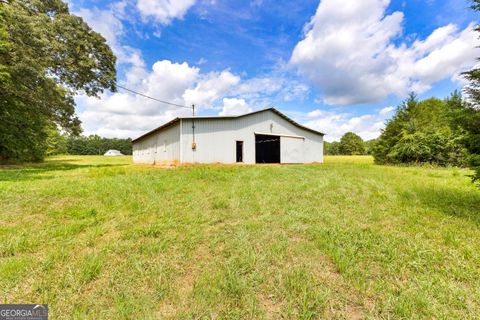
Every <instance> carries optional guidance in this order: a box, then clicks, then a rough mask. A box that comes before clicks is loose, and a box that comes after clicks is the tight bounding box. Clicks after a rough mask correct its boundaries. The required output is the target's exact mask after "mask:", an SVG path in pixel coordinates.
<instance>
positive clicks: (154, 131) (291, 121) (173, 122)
mask: <svg viewBox="0 0 480 320" xmlns="http://www.w3.org/2000/svg"><path fill="white" fill-rule="evenodd" d="M266 111H272V112H274V113H276V114H277V115H279V116H280V117H282V118H284V119H285V120H287V121H288V122H290V123H291V124H293V125H294V126H297V127H299V128H302V129H304V130H307V131H310V132H313V133H315V134H319V135H321V136H324V135H325V134H324V133H322V132H320V131H316V130H313V129H310V128H308V127H305V126H303V125H301V124H299V123H298V122H296V121H294V120H292V119H291V118H289V117H287V116H286V115H284V114H283V113H281V112H280V111H278V110H277V109H275V108H267V109H262V110H258V111H253V112H250V113H245V114H241V115H238V116H199V117H177V118H175V119H173V120H171V121H169V122H167V123H165V124H163V125H161V126H160V127H158V128H155V129H153V130H151V131H149V132H147V133H145V134H143V135H141V136H139V137H138V138H135V139H133V140H132V142H136V141H139V140H141V139H143V138H145V137H148V136H150V135H152V134H154V133H156V132H159V131H161V130H163V129H165V128H168V127H170V126H173V125H174V124H176V123H177V122H179V121H180V120H181V119H186V120H191V119H195V120H197V119H198V120H202V119H222V120H223V119H238V118H242V117H246V116H250V115H252V114H256V113H260V112H266Z"/></svg>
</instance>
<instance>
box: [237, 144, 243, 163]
mask: <svg viewBox="0 0 480 320" xmlns="http://www.w3.org/2000/svg"><path fill="white" fill-rule="evenodd" d="M237 162H243V141H237Z"/></svg>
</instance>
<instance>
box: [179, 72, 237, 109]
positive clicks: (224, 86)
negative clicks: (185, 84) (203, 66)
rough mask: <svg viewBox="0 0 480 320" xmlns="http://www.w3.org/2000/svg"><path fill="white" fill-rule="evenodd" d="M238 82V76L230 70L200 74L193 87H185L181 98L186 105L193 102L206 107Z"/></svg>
mask: <svg viewBox="0 0 480 320" xmlns="http://www.w3.org/2000/svg"><path fill="white" fill-rule="evenodd" d="M239 82H240V77H238V76H236V75H234V74H232V73H231V72H230V71H227V70H224V71H222V72H210V73H208V74H206V75H204V76H202V78H201V79H200V81H198V83H197V85H196V86H195V88H194V89H187V90H186V91H185V93H184V95H183V98H184V100H185V103H187V104H188V105H190V104H192V103H195V104H196V105H198V106H200V107H204V108H208V107H211V105H212V103H213V102H215V101H216V100H218V99H219V98H221V97H222V96H224V95H226V94H227V92H228V91H229V90H230V89H231V88H232V87H233V86H234V85H236V84H238V83H239Z"/></svg>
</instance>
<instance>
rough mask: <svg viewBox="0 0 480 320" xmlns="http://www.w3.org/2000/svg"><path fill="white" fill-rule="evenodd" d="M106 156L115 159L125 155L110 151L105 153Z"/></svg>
mask: <svg viewBox="0 0 480 320" xmlns="http://www.w3.org/2000/svg"><path fill="white" fill-rule="evenodd" d="M104 156H109V157H114V156H123V154H122V153H121V152H120V151H118V150H108V151H107V152H105V154H104Z"/></svg>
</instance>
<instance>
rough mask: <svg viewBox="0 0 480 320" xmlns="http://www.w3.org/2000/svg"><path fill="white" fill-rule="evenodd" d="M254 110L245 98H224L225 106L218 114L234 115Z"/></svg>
mask: <svg viewBox="0 0 480 320" xmlns="http://www.w3.org/2000/svg"><path fill="white" fill-rule="evenodd" d="M248 112H252V108H250V107H249V106H248V105H247V102H246V101H245V100H244V99H237V98H223V108H222V111H221V112H220V113H219V114H218V115H220V116H234V115H240V114H244V113H248Z"/></svg>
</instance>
